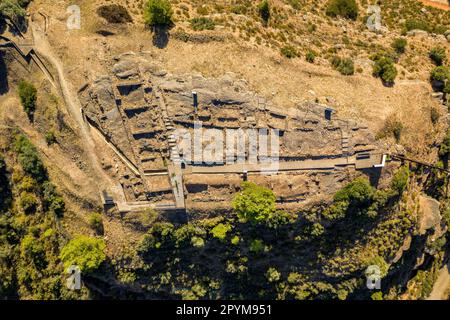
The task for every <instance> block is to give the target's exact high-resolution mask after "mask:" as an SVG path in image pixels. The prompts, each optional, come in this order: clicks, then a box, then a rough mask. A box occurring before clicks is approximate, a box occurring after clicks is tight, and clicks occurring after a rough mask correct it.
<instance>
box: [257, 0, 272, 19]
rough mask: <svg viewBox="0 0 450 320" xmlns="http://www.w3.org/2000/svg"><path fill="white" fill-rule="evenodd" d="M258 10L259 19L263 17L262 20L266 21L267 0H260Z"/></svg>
mask: <svg viewBox="0 0 450 320" xmlns="http://www.w3.org/2000/svg"><path fill="white" fill-rule="evenodd" d="M258 11H259V15H260V16H261V19H263V21H264V22H265V23H267V22H268V21H269V19H270V5H269V1H268V0H263V1H261V3H260V4H259V5H258Z"/></svg>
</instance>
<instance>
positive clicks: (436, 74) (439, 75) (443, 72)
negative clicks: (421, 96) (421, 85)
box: [430, 66, 450, 82]
mask: <svg viewBox="0 0 450 320" xmlns="http://www.w3.org/2000/svg"><path fill="white" fill-rule="evenodd" d="M449 79H450V70H449V69H448V68H447V67H445V66H439V67H435V68H434V69H433V70H431V74H430V80H431V81H442V82H444V81H446V80H449Z"/></svg>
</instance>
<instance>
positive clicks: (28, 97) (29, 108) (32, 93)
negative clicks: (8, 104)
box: [19, 80, 37, 117]
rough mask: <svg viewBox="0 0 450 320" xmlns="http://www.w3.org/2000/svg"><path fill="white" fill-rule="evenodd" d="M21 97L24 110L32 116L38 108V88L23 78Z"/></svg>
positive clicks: (20, 86) (20, 89)
mask: <svg viewBox="0 0 450 320" xmlns="http://www.w3.org/2000/svg"><path fill="white" fill-rule="evenodd" d="M19 98H20V103H21V104H22V107H23V109H24V111H25V112H26V113H27V115H28V116H29V117H31V116H32V115H33V113H34V111H35V110H36V100H37V90H36V88H35V87H34V86H33V85H32V84H31V83H29V82H27V81H25V80H21V81H20V82H19Z"/></svg>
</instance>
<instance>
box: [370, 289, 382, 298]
mask: <svg viewBox="0 0 450 320" xmlns="http://www.w3.org/2000/svg"><path fill="white" fill-rule="evenodd" d="M370 298H371V299H372V300H383V292H381V291H377V292H375V293H372V295H371V296H370Z"/></svg>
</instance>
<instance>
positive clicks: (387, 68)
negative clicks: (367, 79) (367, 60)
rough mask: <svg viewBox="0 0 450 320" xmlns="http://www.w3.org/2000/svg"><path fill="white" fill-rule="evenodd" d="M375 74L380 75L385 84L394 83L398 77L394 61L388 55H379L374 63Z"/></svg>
mask: <svg viewBox="0 0 450 320" xmlns="http://www.w3.org/2000/svg"><path fill="white" fill-rule="evenodd" d="M373 75H374V76H375V77H380V78H381V80H382V81H383V82H384V83H385V84H393V83H394V81H395V78H396V77H397V68H396V67H395V65H394V61H392V59H391V58H390V57H388V56H386V55H380V56H377V57H376V58H375V64H374V65H373Z"/></svg>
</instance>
